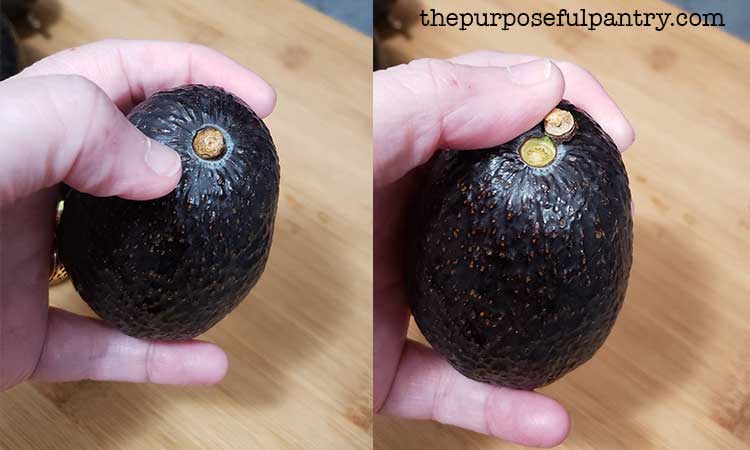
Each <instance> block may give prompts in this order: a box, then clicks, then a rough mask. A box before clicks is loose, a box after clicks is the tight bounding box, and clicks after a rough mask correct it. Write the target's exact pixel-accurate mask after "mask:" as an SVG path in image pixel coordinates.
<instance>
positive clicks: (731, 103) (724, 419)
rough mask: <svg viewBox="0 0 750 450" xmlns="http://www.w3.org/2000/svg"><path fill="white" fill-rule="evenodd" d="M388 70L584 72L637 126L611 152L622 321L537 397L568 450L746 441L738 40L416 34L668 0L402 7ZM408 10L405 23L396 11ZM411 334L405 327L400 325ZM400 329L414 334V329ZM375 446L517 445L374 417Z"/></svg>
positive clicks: (747, 247)
mask: <svg viewBox="0 0 750 450" xmlns="http://www.w3.org/2000/svg"><path fill="white" fill-rule="evenodd" d="M402 1H403V3H402V4H401V6H400V8H399V9H400V13H398V14H399V15H400V16H401V17H402V20H403V21H405V22H406V23H407V33H408V36H404V35H400V36H395V37H392V38H390V39H389V40H387V41H386V42H385V45H384V49H383V55H384V59H386V61H387V62H390V63H398V62H405V61H409V60H411V59H415V58H419V57H437V58H444V57H449V56H453V55H456V54H459V53H464V52H468V51H473V50H479V49H491V50H502V51H508V52H519V53H530V54H538V55H546V56H548V57H552V58H557V59H564V60H570V61H573V62H576V63H578V64H580V65H582V66H584V67H586V68H588V69H589V70H590V71H591V72H593V73H594V74H595V75H596V76H597V77H598V78H599V79H600V80H601V82H602V83H603V85H604V87H605V88H606V89H607V90H608V91H609V93H610V94H611V95H612V97H613V98H614V99H615V101H616V102H617V103H618V104H619V105H620V106H621V107H622V109H623V110H624V111H625V113H626V115H627V116H628V118H629V119H630V120H631V122H632V123H633V125H634V126H635V129H636V134H637V139H636V142H635V144H634V145H633V147H632V148H631V149H629V150H628V151H627V152H626V153H625V154H624V160H625V164H626V167H627V169H628V173H629V176H630V181H631V189H632V193H633V198H634V201H635V206H636V213H635V254H634V263H633V270H632V274H631V281H630V285H629V288H628V295H627V298H626V301H625V306H624V307H623V309H622V313H621V316H620V318H619V320H618V322H617V324H616V325H615V328H614V330H613V332H612V334H611V336H610V337H609V339H608V341H607V342H606V344H605V346H604V347H603V348H602V350H601V351H600V352H599V353H598V354H597V355H596V356H595V357H594V359H593V360H591V361H590V362H589V363H587V364H586V365H584V366H582V367H581V368H579V369H578V370H576V371H574V372H573V373H571V374H570V375H569V376H567V377H565V378H564V379H562V380H561V381H559V382H557V383H554V384H553V385H552V386H549V387H548V388H545V389H542V391H543V392H544V393H546V394H548V395H550V396H552V397H554V398H556V399H558V400H559V401H560V402H562V403H563V404H564V405H566V406H567V408H569V410H570V412H571V415H572V419H573V429H572V433H571V435H570V438H569V439H568V440H567V441H566V442H565V443H564V444H563V445H562V447H561V448H565V449H597V450H616V449H675V450H686V449H741V448H748V447H750V407H748V405H750V350H748V348H749V346H750V270H749V269H750V178H749V177H748V173H750V146H748V136H750V119H749V118H748V117H749V116H748V114H747V112H746V111H745V109H744V108H745V107H746V105H748V104H750V82H749V81H750V47H749V46H748V45H747V43H745V42H742V41H740V40H739V39H736V38H734V37H732V36H730V35H729V34H726V33H724V32H722V31H721V30H719V29H716V28H679V27H668V28H667V29H666V30H665V31H662V32H656V31H654V30H649V29H639V28H608V29H604V28H602V29H599V30H597V31H595V32H590V31H584V30H581V29H574V28H569V27H565V28H535V29H531V28H525V29H522V28H515V29H513V30H511V31H501V30H499V29H480V28H474V29H471V30H468V31H459V30H458V29H450V28H425V27H422V26H420V25H419V24H411V25H409V19H408V17H412V19H413V20H416V19H417V18H418V17H417V15H416V14H418V12H419V10H420V9H421V8H425V9H428V8H433V7H434V8H436V9H437V10H439V11H444V12H449V11H454V12H460V11H490V12H492V11H516V12H533V11H556V10H558V9H559V8H563V7H564V8H567V9H568V10H569V11H574V10H577V9H578V8H580V7H587V8H588V9H589V10H597V11H602V12H604V11H632V10H633V8H634V7H635V6H637V8H638V10H639V11H654V12H664V11H671V12H678V10H677V9H675V8H674V7H671V6H669V5H667V4H666V3H662V2H657V1H653V0H649V1H640V2H637V4H636V2H602V1H537V2H514V1H510V0H498V1H490V0H484V1H482V0H478V1H471V2H470V1H465V2H451V1H448V0H429V1H428V0H423V1H421V2H419V3H416V2H415V1H413V0H402ZM404 11H406V12H407V13H408V14H409V15H406V16H405V15H403V14H402V13H403V12H404ZM412 325H413V324H412ZM410 333H411V334H410V335H411V336H412V337H414V338H419V336H418V332H417V331H416V330H415V327H414V326H412V327H411V332H410ZM375 444H376V445H375V448H377V449H379V450H397V449H398V450H417V449H431V450H454V449H460V448H467V449H469V448H470V449H474V450H480V449H493V450H496V449H501V448H517V447H515V446H513V445H511V444H506V443H502V442H500V441H498V440H496V439H492V438H489V437H485V436H481V435H479V434H475V433H472V432H468V431H463V430H459V429H456V428H453V427H448V426H442V425H439V424H436V423H432V422H416V421H407V420H400V419H394V418H389V417H381V416H377V417H376V419H375Z"/></svg>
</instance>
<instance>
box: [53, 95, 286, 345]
mask: <svg viewBox="0 0 750 450" xmlns="http://www.w3.org/2000/svg"><path fill="white" fill-rule="evenodd" d="M128 119H129V120H130V122H132V123H133V124H134V125H135V126H136V127H137V128H138V129H139V130H141V131H142V132H143V133H144V134H146V135H147V136H149V137H151V138H153V139H156V140H157V141H159V142H161V143H163V144H165V145H167V146H169V147H171V148H172V149H174V150H175V151H177V152H178V153H179V154H180V156H181V158H182V171H183V172H182V178H181V179H180V182H179V184H178V186H177V187H176V188H175V190H174V191H172V192H171V193H169V194H167V195H165V196H164V197H161V198H158V199H156V200H150V201H132V200H125V199H122V198H119V197H107V198H100V197H93V196H91V195H88V194H83V193H80V192H77V191H75V190H71V191H70V192H69V193H68V195H67V196H66V198H65V208H64V211H63V214H62V218H61V222H60V227H59V230H58V233H59V234H58V236H59V239H60V256H61V258H62V261H63V264H64V265H65V268H66V269H67V271H68V273H69V274H70V277H71V279H72V281H73V285H74V286H75V288H76V290H77V291H78V293H79V294H80V295H81V297H82V298H83V299H84V300H85V301H86V303H88V304H89V306H91V308H92V309H93V310H94V311H95V312H96V313H97V314H98V315H99V316H100V317H101V318H102V319H103V320H104V321H105V322H106V323H108V324H110V325H112V326H115V327H117V328H118V329H120V330H121V331H123V332H124V333H126V334H128V335H131V336H136V337H142V338H151V339H164V340H174V339H187V338H191V337H194V336H197V335H199V334H201V333H203V332H204V331H206V330H208V329H209V328H211V327H212V326H213V325H214V324H216V323H217V322H218V321H219V320H221V319H222V318H223V317H224V316H225V315H226V314H228V313H229V312H230V311H232V310H233V309H234V308H235V307H237V305H238V304H239V303H240V302H241V301H242V300H243V299H244V298H245V297H246V296H247V294H248V292H249V291H250V289H251V288H252V287H253V286H254V285H255V284H256V282H257V281H258V279H259V278H260V276H261V274H262V272H263V269H264V267H265V265H266V261H267V259H268V255H269V251H270V248H271V239H272V236H273V229H274V218H275V215H276V207H277V203H278V195H279V160H278V156H277V154H276V148H275V146H274V143H273V140H272V139H271V135H270V133H269V131H268V128H266V126H265V124H264V123H263V121H262V120H261V119H260V118H259V117H258V116H257V115H256V114H255V113H254V112H253V111H252V110H251V109H250V107H249V106H247V105H246V104H245V103H244V102H243V101H242V100H240V99H239V98H237V97H235V96H234V95H232V94H230V93H228V92H225V91H224V90H222V89H220V88H217V87H206V86H201V85H188V86H183V87H180V88H177V89H173V90H169V91H164V92H159V93H156V94H154V95H153V96H151V97H149V98H148V99H146V100H145V101H144V102H143V103H141V104H139V105H138V106H137V107H136V108H135V109H133V111H132V112H131V113H130V114H129V115H128Z"/></svg>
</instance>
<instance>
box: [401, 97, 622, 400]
mask: <svg viewBox="0 0 750 450" xmlns="http://www.w3.org/2000/svg"><path fill="white" fill-rule="evenodd" d="M630 202H631V198H630V189H629V185H628V177H627V174H626V172H625V167H624V165H623V162H622V159H621V157H620V152H619V151H618V149H617V147H616V146H615V144H614V143H613V141H612V139H611V138H610V137H609V136H608V135H607V134H606V133H605V132H604V131H603V130H602V128H601V127H600V126H599V125H598V124H597V123H596V122H595V121H594V120H593V119H592V118H591V117H589V115H588V114H586V113H585V112H584V111H582V110H580V109H578V108H576V107H575V106H573V105H572V104H570V103H568V102H566V101H563V102H561V103H560V104H559V105H558V107H557V108H555V110H553V111H552V112H551V113H550V114H549V115H548V116H547V117H546V118H545V120H544V121H543V122H542V123H539V124H537V125H536V126H534V127H533V128H531V129H530V130H528V131H527V132H525V133H523V134H521V135H520V136H518V137H517V138H515V139H513V140H512V141H510V142H507V143H505V144H502V145H499V146H497V147H493V148H488V149H482V150H470V151H450V150H443V151H441V152H439V153H438V154H437V155H436V156H435V157H434V158H433V160H432V161H431V162H430V163H429V166H428V168H427V170H426V174H425V176H424V180H423V183H422V186H421V189H420V190H419V192H418V194H417V196H416V200H415V204H414V209H413V210H412V211H413V214H412V217H411V220H410V224H411V226H410V231H409V233H410V238H409V241H408V245H407V249H406V261H407V264H406V271H405V272H406V273H405V278H406V283H407V288H408V293H409V301H410V306H411V311H412V314H413V316H414V319H415V321H416V323H417V325H418V326H419V329H420V330H421V331H422V333H423V335H424V336H425V338H426V339H427V341H428V342H429V343H430V344H431V345H432V347H433V348H434V349H435V350H436V351H437V352H438V353H440V354H442V355H443V356H444V357H445V358H446V359H447V360H448V361H449V362H450V363H451V365H453V367H455V368H456V369H457V370H458V371H459V372H461V373H462V374H464V375H465V376H467V377H469V378H471V379H474V380H477V381H481V382H486V383H491V384H495V385H500V386H507V387H511V388H517V389H535V388H537V387H540V386H543V385H546V384H548V383H551V382H553V381H554V380H556V379H558V378H560V377H561V376H563V375H564V374H566V373H568V372H569V371H571V370H573V369H574V368H576V367H577V366H579V365H581V364H583V363H584V362H586V361H587V360H589V359H590V358H591V357H592V356H593V355H594V353H595V352H596V351H597V350H598V349H599V347H601V345H602V344H603V343H604V340H605V339H606V338H607V335H608V334H609V332H610V330H611V329H612V326H613V325H614V322H615V319H616V317H617V314H618V312H619V311H620V307H621V306H622V303H623V299H624V297H625V291H626V288H627V284H628V277H629V273H630V267H631V264H632V247H633V219H632V215H631V214H632V213H631V206H630Z"/></svg>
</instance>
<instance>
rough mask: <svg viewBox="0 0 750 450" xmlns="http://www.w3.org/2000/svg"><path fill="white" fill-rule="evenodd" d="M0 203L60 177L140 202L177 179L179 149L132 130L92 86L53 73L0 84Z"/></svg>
mask: <svg viewBox="0 0 750 450" xmlns="http://www.w3.org/2000/svg"><path fill="white" fill-rule="evenodd" d="M0 98H2V103H1V104H0V136H2V139H3V146H4V151H2V152H0V167H2V172H3V173H2V177H0V205H5V204H9V203H12V202H14V201H16V200H18V199H20V198H22V197H25V196H27V195H29V194H31V193H33V192H36V191H38V190H40V189H43V188H47V187H50V186H53V185H55V184H57V183H60V182H63V181H64V182H65V183H67V184H69V185H70V186H71V187H73V188H74V189H76V190H79V191H81V192H86V193H89V194H92V195H97V196H115V195H116V196H120V197H124V198H129V199H133V200H146V199H151V198H156V197H159V196H162V195H164V194H166V193H168V192H169V191H171V190H172V189H174V187H175V186H176V185H177V182H178V181H179V179H180V175H181V161H180V157H179V155H178V154H177V153H176V152H174V151H173V150H171V149H170V148H168V147H166V146H165V145H162V144H160V143H159V142H157V141H155V140H153V139H149V138H147V137H146V136H145V135H144V134H142V133H141V132H140V131H139V130H138V129H137V128H135V127H134V126H133V125H132V124H131V123H130V122H128V120H127V119H126V118H125V116H124V115H123V114H122V112H120V110H119V109H117V107H116V106H115V105H114V104H113V103H112V101H111V100H110V98H109V97H108V96H107V95H106V94H105V93H104V91H102V90H101V89H100V88H99V87H98V86H97V85H95V84H94V83H92V82H91V81H89V80H87V79H86V78H83V77H80V76H71V75H52V76H39V77H30V78H18V79H10V80H7V81H4V82H3V83H0Z"/></svg>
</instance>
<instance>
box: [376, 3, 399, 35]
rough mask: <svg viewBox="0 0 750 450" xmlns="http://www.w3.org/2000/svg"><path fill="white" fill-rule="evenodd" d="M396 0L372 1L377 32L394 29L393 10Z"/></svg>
mask: <svg viewBox="0 0 750 450" xmlns="http://www.w3.org/2000/svg"><path fill="white" fill-rule="evenodd" d="M395 4H396V0H375V1H374V2H372V22H373V24H374V25H375V32H376V33H377V32H381V33H382V32H384V31H388V30H392V29H394V27H393V19H392V18H391V12H392V11H393V5H395Z"/></svg>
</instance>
